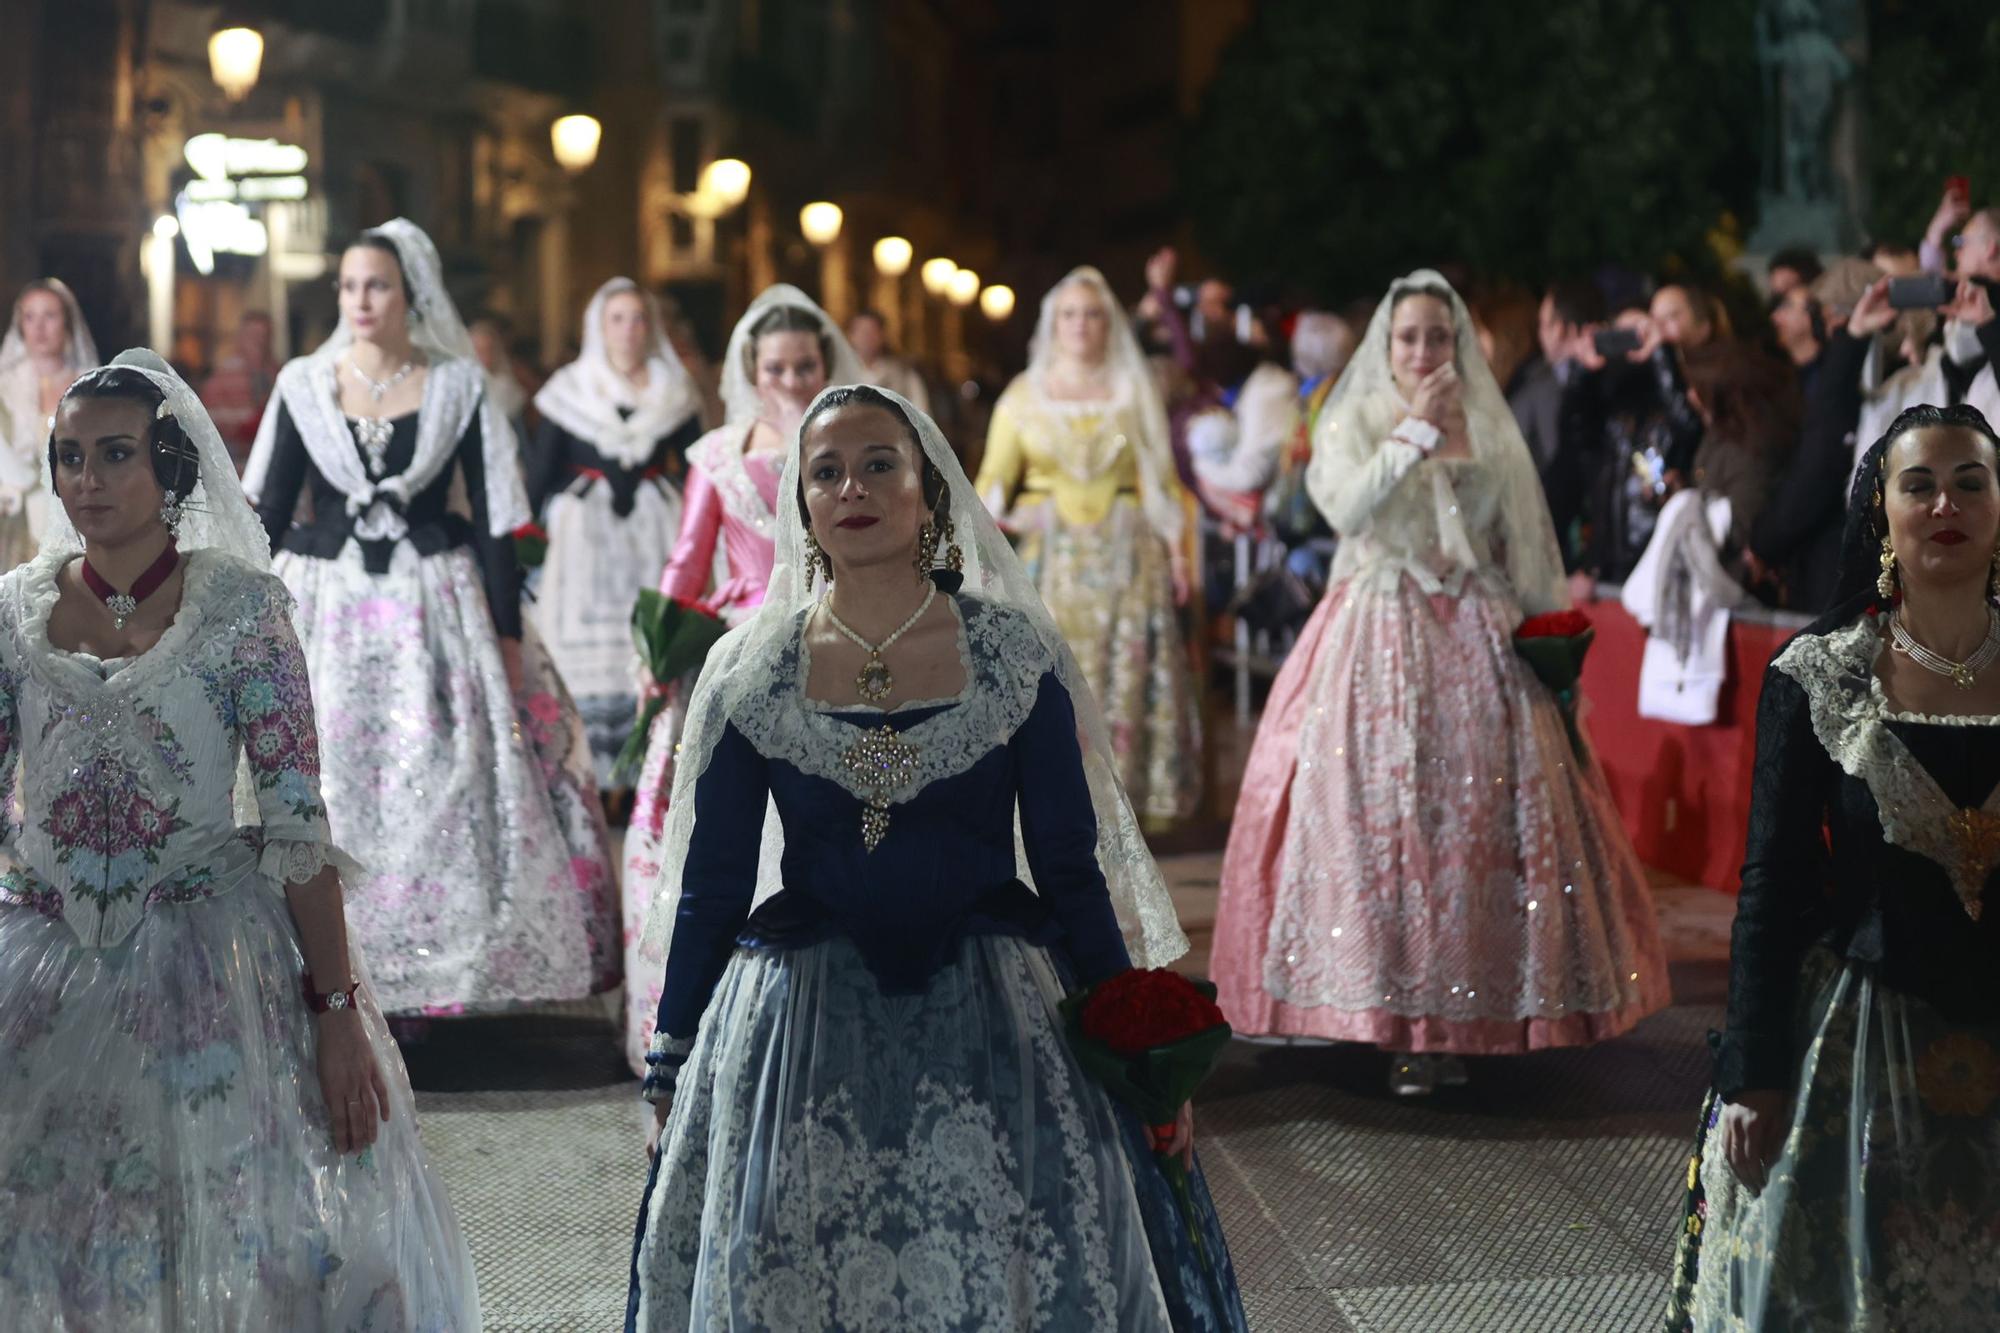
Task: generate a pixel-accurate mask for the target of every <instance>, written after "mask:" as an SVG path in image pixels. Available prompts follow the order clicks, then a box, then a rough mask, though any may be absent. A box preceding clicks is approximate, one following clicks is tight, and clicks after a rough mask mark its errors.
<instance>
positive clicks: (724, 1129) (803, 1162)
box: [632, 936, 1245, 1333]
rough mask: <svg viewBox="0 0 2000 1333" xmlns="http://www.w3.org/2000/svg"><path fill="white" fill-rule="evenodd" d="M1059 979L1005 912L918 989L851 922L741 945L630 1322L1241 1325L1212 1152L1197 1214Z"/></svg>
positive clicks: (688, 1098)
mask: <svg viewBox="0 0 2000 1333" xmlns="http://www.w3.org/2000/svg"><path fill="white" fill-rule="evenodd" d="M1063 993H1064V989H1063V984H1062V980H1061V978H1060V977H1059V975H1058V973H1057V969H1056V967H1055V965H1054V964H1053V962H1052V961H1051V959H1050V957H1049V955H1048V953H1047V952H1046V951H1045V950H1043V949H1040V948H1037V947H1034V946H1031V945H1028V944H1025V943H1023V942H1022V941H1020V940H1017V939H1014V938H1011V937H1004V936H975V937H972V938H969V939H967V940H966V941H964V942H963V943H962V944H961V945H960V947H959V951H958V953H957V955H956V958H955V961H953V962H952V963H950V964H948V965H947V966H946V967H945V968H944V969H943V970H942V971H940V972H939V973H938V974H937V975H935V976H934V977H933V978H932V979H931V981H930V983H929V985H928V986H927V988H926V989H925V990H924V991H923V993H921V994H916V995H890V994H885V993H884V992H883V991H882V989H881V988H880V986H879V985H878V984H877V982H876V980H875V977H874V974H873V973H871V972H870V971H869V970H868V968H867V966H866V965H865V964H864V963H863V962H862V959H861V955H860V953H859V951H858V950H856V949H855V947H854V946H853V944H852V943H850V942H848V941H847V940H845V939H834V940H831V941H828V942H825V943H821V944H815V945H811V946H809V947H805V948H800V949H789V950H748V949H739V950H738V951H737V953H736V954H735V956H734V957H733V958H732V959H731V961H730V963H729V965H728V969H727V971H726V972H725V973H724V975H723V979H722V983H721V985H720V986H719V988H718V989H717V991H716V994H715V998H714V999H713V1000H712V1001H711V1002H710V1004H709V1006H708V1009H707V1012H706V1014H705V1015H704V1016H703V1019H702V1025H701V1032H700V1035H699V1036H698V1037H697V1038H696V1041H695V1046H694V1050H693V1052H692V1054H691V1055H690V1057H689V1060H688V1063H687V1065H686V1066H685V1067H684V1068H683V1069H682V1071H681V1074H680V1079H679V1083H678V1087H677V1091H676V1095H675V1099H674V1106H673V1113H672V1115H671V1116H670V1117H669V1120H668V1123H667V1127H666V1130H665V1132H664V1133H663V1134H662V1136H661V1145H662V1146H661V1151H660V1155H659V1157H658V1159H657V1161H656V1163H655V1167H654V1174H653V1178H652V1179H651V1181H650V1182H649V1183H648V1186H647V1192H646V1197H645V1201H644V1202H643V1203H642V1205H641V1210H642V1211H641V1219H640V1223H641V1230H640V1233H639V1236H638V1240H637V1245H636V1252H635V1256H634V1279H635V1281H634V1290H633V1306H632V1323H633V1326H635V1327H637V1328H639V1329H645V1330H667V1329H672V1330H676V1333H678V1330H682V1329H689V1328H696V1329H745V1330H747V1329H772V1330H799V1331H801V1333H803V1331H804V1330H812V1333H822V1331H823V1330H861V1329H877V1328H898V1329H900V1328H910V1329H918V1328H921V1329H926V1330H938V1331H939V1333H953V1331H956V1330H963V1331H965V1333H971V1331H972V1330H988V1329H1021V1330H1029V1329H1037V1330H1076V1331H1077V1333H1083V1331H1084V1330H1109V1329H1117V1330H1120V1333H1143V1331H1144V1330H1149V1329H1152V1330H1164V1329H1177V1330H1241V1329H1243V1328H1244V1327H1245V1325H1244V1319H1243V1310H1242V1304H1241V1301H1240V1299H1239V1297H1238V1295H1237V1289H1236V1280H1235V1275H1234V1270H1233V1269H1232V1267H1231V1264H1230V1259H1229V1251H1228V1247H1227V1245H1226V1244H1225V1243H1224V1240H1223V1236H1222V1230H1221V1227H1220V1224H1219V1223H1218V1222H1217V1220H1216V1217H1215V1212H1214V1208H1213V1205H1212V1204H1211V1203H1210V1201H1209V1196H1208V1190H1207V1186H1206V1184H1205V1182H1204V1181H1203V1179H1202V1176H1201V1173H1200V1171H1199V1169H1197V1170H1196V1171H1195V1172H1193V1173H1192V1179H1193V1189H1192V1196H1193V1200H1194V1218H1195V1221H1194V1230H1193V1234H1191V1233H1190V1230H1189V1228H1188V1226H1187V1224H1185V1223H1184V1222H1183V1220H1182V1218H1181V1215H1180V1213H1179V1212H1178V1211H1177V1209H1176V1205H1175V1203H1174V1201H1173V1197H1172V1194H1171V1191H1170V1190H1169V1188H1168V1186H1167V1184H1166V1178H1165V1177H1164V1176H1163V1175H1162V1174H1161V1172H1160V1170H1159V1168H1158V1167H1157V1166H1156V1165H1155V1164H1154V1163H1153V1161H1152V1153H1151V1149H1150V1147H1149V1145H1148V1143H1147V1139H1146V1133H1145V1130H1144V1129H1143V1127H1141V1126H1140V1124H1139V1123H1138V1121H1137V1119H1136V1118H1135V1117H1134V1116H1132V1115H1131V1114H1129V1113H1128V1112H1125V1111H1124V1110H1122V1109H1121V1108H1119V1107H1116V1106H1114V1105H1113V1104H1112V1103H1111V1101H1110V1100H1109V1099H1108V1098H1107V1097H1106V1096H1105V1094H1104V1093H1103V1091H1102V1090H1101V1089H1100V1088H1099V1087H1098V1086H1097V1085H1096V1084H1094V1083H1092V1082H1091V1081H1090V1079H1089V1077H1088V1076H1087V1075H1085V1074H1084V1073H1083V1071H1082V1070H1081V1069H1080V1068H1079V1067H1078V1065H1077V1063H1076V1060H1075V1057H1074V1056H1073V1055H1072V1054H1071V1052H1070V1050H1069V1048H1068V1047H1067V1045H1066V1044H1065V1042H1064V1038H1063V1036H1062V1032H1061V1027H1060V1023H1059V1021H1058V1020H1057V1018H1056V1016H1055V1005H1056V1003H1057V1002H1058V1001H1059V1000H1060V999H1061V998H1062V996H1063ZM1193 1235H1198V1236H1199V1237H1200V1240H1199V1243H1198V1244H1197V1242H1196V1240H1195V1239H1194V1238H1193Z"/></svg>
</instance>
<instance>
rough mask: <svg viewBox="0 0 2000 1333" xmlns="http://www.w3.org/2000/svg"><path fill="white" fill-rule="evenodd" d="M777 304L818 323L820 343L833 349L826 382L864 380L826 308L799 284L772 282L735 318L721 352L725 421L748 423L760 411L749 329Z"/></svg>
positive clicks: (843, 334)
mask: <svg viewBox="0 0 2000 1333" xmlns="http://www.w3.org/2000/svg"><path fill="white" fill-rule="evenodd" d="M780 306H791V307H793V308H795V309H798V310H802V311H804V312H805V313H806V314H808V315H810V316H812V318H813V320H814V321H815V322H817V323H818V325H819V327H820V333H821V341H820V345H821V346H822V347H829V346H830V347H831V348H832V349H833V355H832V356H831V357H829V358H827V367H826V382H827V384H828V385H829V386H831V385H836V384H860V383H862V382H863V379H864V377H863V374H862V370H861V358H860V357H858V356H856V355H855V354H854V348H853V347H851V346H850V345H849V344H848V341H847V335H846V334H845V333H842V332H841V330H840V325H838V324H836V323H834V322H833V320H832V319H831V318H830V317H829V316H828V315H827V313H826V311H824V310H821V309H820V308H819V306H818V304H817V303H815V302H814V301H813V299H812V298H811V297H810V296H807V295H806V294H805V293H804V292H802V291H800V290H799V289H798V288H796V287H794V286H792V285H791V284H790V283H788V282H780V283H774V284H772V285H771V286H769V287H766V288H765V289H764V290H763V291H761V292H759V293H758V294H757V299H756V300H754V301H752V302H751V303H750V308H749V309H747V310H745V311H744V312H743V318H741V319H739V320H737V321H736V327H735V328H734V329H733V330H731V331H730V334H729V350H728V351H727V352H725V353H723V356H722V410H723V420H724V423H725V424H727V425H731V426H747V425H749V424H750V423H751V422H753V421H755V420H756V419H757V418H758V417H759V416H761V415H763V412H764V404H763V400H762V399H760V398H759V397H758V396H757V373H756V367H755V366H754V365H753V364H752V358H754V357H755V356H756V352H757V349H756V347H755V345H754V343H755V338H754V336H753V335H752V333H751V332H750V331H751V330H752V329H754V328H756V327H757V321H758V320H760V319H762V318H764V316H765V315H767V314H769V313H770V312H771V311H773V310H776V309H777V308H779V307H780Z"/></svg>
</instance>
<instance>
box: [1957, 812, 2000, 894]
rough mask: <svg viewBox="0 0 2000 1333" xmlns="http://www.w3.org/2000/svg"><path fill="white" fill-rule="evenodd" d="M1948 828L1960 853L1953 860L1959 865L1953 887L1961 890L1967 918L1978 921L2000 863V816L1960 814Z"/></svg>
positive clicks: (1958, 813) (1959, 891) (1982, 813)
mask: <svg viewBox="0 0 2000 1333" xmlns="http://www.w3.org/2000/svg"><path fill="white" fill-rule="evenodd" d="M1945 827H1946V828H1947V829H1949V830H1950V831H1951V843H1952V848H1953V850H1954V852H1955V853H1956V855H1955V856H1954V858H1953V859H1954V861H1955V862H1956V864H1954V865H1953V866H1952V868H1951V871H1952V873H1951V878H1952V886H1953V887H1954V888H1956V889H1957V890H1958V898H1959V901H1960V902H1962V903H1964V904H1965V914H1966V915H1967V916H1969V917H1971V918H1972V919H1973V920H1974V921H1977V920H1978V919H1979V909H1980V901H1979V899H1980V896H1981V895H1982V894H1983V893H1984V892H1985V890H1986V879H1987V876H1989V875H1991V874H1992V873H1993V866H1994V864H1995V863H1996V862H2000V815H1995V814H1989V813H1988V812H1986V811H1984V810H1960V811H1957V812H1956V813H1954V814H1953V815H1952V816H1951V818H1949V819H1947V820H1946V821H1945Z"/></svg>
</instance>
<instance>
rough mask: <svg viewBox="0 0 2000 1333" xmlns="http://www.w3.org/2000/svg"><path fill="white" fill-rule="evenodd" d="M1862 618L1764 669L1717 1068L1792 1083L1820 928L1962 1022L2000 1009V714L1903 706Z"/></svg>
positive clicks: (1804, 642) (1814, 636) (1808, 640)
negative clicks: (1999, 983)
mask: <svg viewBox="0 0 2000 1333" xmlns="http://www.w3.org/2000/svg"><path fill="white" fill-rule="evenodd" d="M1882 644H1883V638H1882V633H1881V626H1880V622H1879V621H1878V620H1877V619H1876V618H1874V617H1869V616H1863V617H1861V618H1859V619H1857V620H1855V621H1853V622H1852V623H1849V624H1847V625H1844V626H1840V627H1837V628H1835V629H1833V630H1831V631H1830V632H1827V633H1812V632H1807V633H1804V634H1801V635H1799V636H1798V637H1797V638H1795V639H1793V640H1792V642H1791V644H1790V646H1788V647H1787V648H1786V649H1785V651H1784V652H1783V653H1781V654H1780V655H1779V656H1778V658H1777V659H1776V660H1775V661H1774V662H1773V663H1772V664H1771V666H1770V668H1769V670H1767V671H1766V672H1765V675H1764V689H1763V694H1762V696H1761V698H1760V699H1759V701H1758V708H1757V768H1756V775H1755V781H1754V789H1753V793H1752V800H1751V809H1750V832H1749V841H1748V848H1747V850H1746V852H1745V856H1744V866H1743V888H1742V892H1741V893H1740V895H1739V896H1738V899H1737V910H1736V925H1735V930H1734V934H1733V941H1732V946H1731V950H1730V981H1729V1018H1728V1025H1727V1028H1726V1029H1725V1031H1724V1033H1723V1041H1722V1046H1721V1050H1720V1053H1719V1059H1718V1063H1717V1075H1716V1082H1717V1086H1718V1088H1719V1089H1720V1090H1721V1091H1722V1092H1723V1094H1724V1095H1725V1096H1727V1095H1731V1094H1732V1093H1734V1092H1735V1091H1737V1090H1740V1089H1742V1088H1772V1087H1785V1086H1789V1084H1790V1082H1791V1080H1792V1079H1793V1078H1794V1077H1795V1076H1796V1074H1797V1068H1796V1066H1795V1064H1794V1063H1793V1057H1794V1054H1795V1052H1794V1051H1793V1050H1792V1043H1791V1031H1792V1024H1793V1021H1794V1018H1795V1011H1796V1002H1797V998H1798V997H1797V995H1796V994H1795V992H1796V988H1797V984H1798V977H1799V972H1800V967H1801V963H1802V960H1803V957H1804V954H1805V951H1806V950H1807V949H1808V948H1809V947H1810V946H1812V945H1813V944H1814V943H1816V942H1822V943H1824V944H1826V945H1827V946H1828V947H1829V948H1831V949H1832V950H1833V951H1834V952H1835V953H1836V954H1838V955H1840V956H1841V957H1843V958H1846V959H1848V960H1849V961H1851V962H1855V963H1860V964H1864V965H1868V966H1869V967H1871V968H1872V969H1873V973H1874V977H1875V980H1876V981H1877V982H1878V983H1879V984H1881V985H1885V986H1888V987H1890V988H1892V989H1894V990H1898V991H1902V992H1905V993H1908V994H1912V995H1917V996H1920V997H1922V998H1923V999H1925V1000H1927V1001H1929V1002H1930V1003H1932V1004H1934V1005H1936V1006H1937V1007H1938V1008H1939V1009H1941V1010H1942V1011H1944V1012H1945V1013H1946V1014H1947V1015H1949V1016H1951V1017H1952V1018H1954V1019H1958V1020H1965V1021H1993V1020H1994V1019H1995V1018H2000V992H1996V991H1995V989H1994V986H1993V977H1994V976H1995V975H1996V973H2000V911H1996V910H1993V905H1994V903H1995V901H1996V894H1995V893H1994V891H1993V884H1994V881H1995V879H1996V877H2000V875H1996V872H2000V717H1969V716H1937V715H1931V714H1917V713H1903V712H1897V711H1895V710H1894V709H1893V708H1892V707H1891V706H1890V704H1889V701H1888V700H1887V698H1885V697H1884V695H1883V693H1882V688H1881V683H1880V681H1879V680H1878V678H1877V677H1876V675H1875V664H1876V661H1877V659H1878V657H1879V655H1880V654H1881V652H1882V650H1883V649H1882Z"/></svg>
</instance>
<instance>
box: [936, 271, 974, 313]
mask: <svg viewBox="0 0 2000 1333" xmlns="http://www.w3.org/2000/svg"><path fill="white" fill-rule="evenodd" d="M944 294H945V295H946V296H948V297H950V298H951V303H952V304H953V305H971V304H972V303H973V302H974V301H977V300H978V299H979V275H978V274H977V273H974V272H973V271H972V270H971V269H969V268H962V269H960V270H959V271H958V272H956V273H954V274H952V275H951V285H950V286H949V287H947V288H945V293H944Z"/></svg>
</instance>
